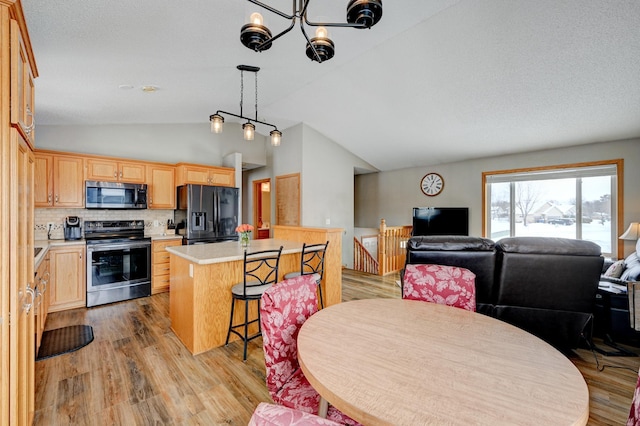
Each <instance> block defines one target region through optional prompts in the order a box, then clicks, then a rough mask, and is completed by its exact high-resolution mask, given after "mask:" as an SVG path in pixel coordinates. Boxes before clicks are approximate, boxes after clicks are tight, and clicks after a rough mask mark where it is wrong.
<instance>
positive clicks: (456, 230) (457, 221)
mask: <svg viewBox="0 0 640 426" xmlns="http://www.w3.org/2000/svg"><path fill="white" fill-rule="evenodd" d="M412 235H469V208H468V207H414V208H413V231H412Z"/></svg>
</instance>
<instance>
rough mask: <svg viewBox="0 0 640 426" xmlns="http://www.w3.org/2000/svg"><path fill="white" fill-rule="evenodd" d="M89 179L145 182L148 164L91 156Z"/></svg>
mask: <svg viewBox="0 0 640 426" xmlns="http://www.w3.org/2000/svg"><path fill="white" fill-rule="evenodd" d="M87 180H98V181H109V182H127V183H145V181H146V166H145V164H143V163H136V162H130V161H116V160H109V159H102V158H90V159H87Z"/></svg>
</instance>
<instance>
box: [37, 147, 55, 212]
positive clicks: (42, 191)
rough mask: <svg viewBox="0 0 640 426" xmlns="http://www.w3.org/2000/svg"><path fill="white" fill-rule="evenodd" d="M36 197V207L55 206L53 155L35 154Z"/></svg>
mask: <svg viewBox="0 0 640 426" xmlns="http://www.w3.org/2000/svg"><path fill="white" fill-rule="evenodd" d="M35 159H36V160H35V161H36V162H35V178H34V182H33V185H34V189H33V192H34V199H35V206H36V207H52V206H53V155H49V154H36V155H35Z"/></svg>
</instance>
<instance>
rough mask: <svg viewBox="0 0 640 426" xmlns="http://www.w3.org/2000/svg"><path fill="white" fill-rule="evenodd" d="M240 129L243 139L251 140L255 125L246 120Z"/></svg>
mask: <svg viewBox="0 0 640 426" xmlns="http://www.w3.org/2000/svg"><path fill="white" fill-rule="evenodd" d="M242 131H243V132H244V140H245V141H252V140H253V138H254V136H255V133H256V126H254V125H253V124H251V123H250V122H248V121H247V122H246V123H244V124H243V125H242Z"/></svg>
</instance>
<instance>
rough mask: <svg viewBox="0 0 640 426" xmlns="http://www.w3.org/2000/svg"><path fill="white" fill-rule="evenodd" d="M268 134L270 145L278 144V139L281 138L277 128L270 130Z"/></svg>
mask: <svg viewBox="0 0 640 426" xmlns="http://www.w3.org/2000/svg"><path fill="white" fill-rule="evenodd" d="M269 134H270V135H271V145H272V146H280V141H281V140H282V132H280V131H278V130H272V131H271V133H269Z"/></svg>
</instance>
